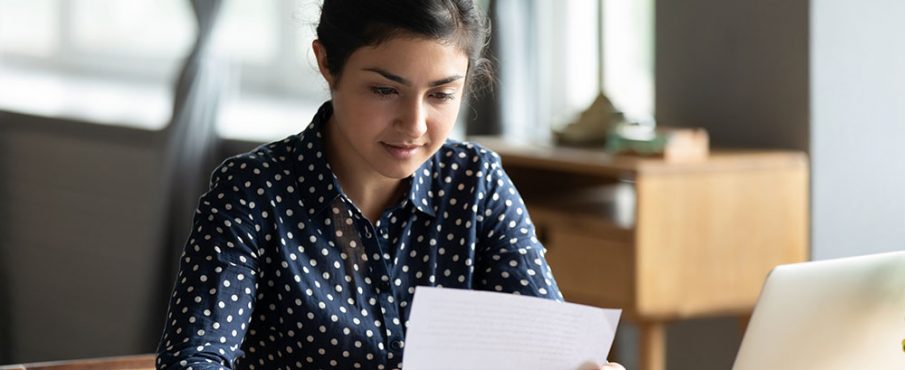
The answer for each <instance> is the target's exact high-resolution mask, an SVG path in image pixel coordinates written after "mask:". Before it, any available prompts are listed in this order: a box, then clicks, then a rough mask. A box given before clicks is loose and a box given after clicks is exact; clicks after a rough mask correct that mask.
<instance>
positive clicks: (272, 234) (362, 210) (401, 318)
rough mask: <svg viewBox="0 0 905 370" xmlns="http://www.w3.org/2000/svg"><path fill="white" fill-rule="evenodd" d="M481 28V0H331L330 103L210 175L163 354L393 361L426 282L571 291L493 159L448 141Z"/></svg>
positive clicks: (180, 364) (207, 358) (262, 360)
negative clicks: (299, 128)
mask: <svg viewBox="0 0 905 370" xmlns="http://www.w3.org/2000/svg"><path fill="white" fill-rule="evenodd" d="M486 34H487V33H486V26H485V22H484V19H483V18H482V17H481V15H480V14H479V12H478V10H477V9H475V7H474V4H473V2H472V1H471V0H431V1H425V0H396V1H389V0H386V1H369V0H358V1H339V0H326V1H324V4H323V8H322V14H321V18H320V23H319V25H318V27H317V35H318V39H317V40H315V41H314V42H313V49H314V53H315V55H316V57H317V61H318V67H319V69H320V72H321V74H322V75H323V77H324V79H325V80H326V82H327V84H328V85H329V88H330V92H331V96H332V100H331V101H329V102H327V103H325V104H324V105H323V106H322V107H321V108H320V110H319V112H318V113H317V114H316V116H315V117H314V119H313V121H312V122H311V124H310V125H309V126H308V127H307V128H306V129H305V130H304V131H303V132H302V133H300V134H298V135H294V136H291V137H289V138H287V139H285V140H283V141H280V142H276V143H272V144H269V145H266V146H262V147H259V148H258V149H256V150H254V151H253V152H250V153H247V154H244V155H240V156H237V157H233V158H230V159H228V160H226V161H225V162H224V163H223V164H222V165H221V166H220V167H219V168H218V169H217V170H216V171H215V172H214V174H213V176H212V179H211V190H210V191H209V192H208V193H207V194H205V195H204V196H203V197H202V198H201V200H200V204H199V207H198V211H197V213H196V215H195V223H194V229H193V233H192V235H191V237H190V239H189V241H188V243H187V245H186V249H185V253H184V255H183V256H182V261H181V269H180V273H179V276H178V279H177V284H176V287H175V289H174V293H173V297H172V301H171V302H170V308H169V313H168V315H167V323H166V327H165V332H164V334H163V338H162V339H161V343H160V347H159V349H158V362H157V363H158V365H157V366H158V368H160V369H183V368H192V369H195V370H198V369H222V368H242V369H277V368H279V369H292V368H338V369H357V368H362V369H394V368H399V367H400V366H401V363H402V353H403V349H404V346H405V342H404V334H405V323H406V320H407V319H408V313H409V308H410V307H409V304H410V302H411V300H412V297H413V293H414V290H415V286H418V285H428V286H444V287H454V288H465V289H483V290H491V291H501V292H509V293H516V294H525V295H533V296H539V297H546V298H550V299H556V300H561V299H562V295H561V294H560V292H559V289H558V288H557V286H556V283H555V282H554V280H553V276H552V275H551V273H550V269H549V268H548V266H547V263H546V262H545V261H544V257H543V247H542V246H541V245H540V244H539V243H538V242H537V239H536V238H535V237H534V228H533V226H532V224H531V222H530V220H529V218H528V215H527V213H526V211H525V208H524V204H523V203H522V200H521V198H520V196H519V194H518V193H517V192H516V191H515V188H514V187H513V186H512V183H511V182H510V180H509V178H508V177H507V176H506V174H505V173H504V172H503V170H502V168H501V167H500V161H499V158H498V157H497V156H496V155H495V154H493V153H491V152H489V151H487V150H485V149H483V148H481V147H479V146H476V145H473V144H467V143H459V142H454V141H449V140H447V136H448V135H449V132H450V130H451V129H452V127H453V124H454V122H455V121H456V117H457V115H458V112H459V107H460V104H461V101H462V98H463V95H464V94H465V92H466V90H467V89H468V88H469V86H470V85H473V84H474V83H476V81H477V80H479V79H481V78H483V77H485V74H486V72H487V67H486V66H487V62H486V60H484V59H482V58H481V51H482V49H483V46H484V45H485V41H486Z"/></svg>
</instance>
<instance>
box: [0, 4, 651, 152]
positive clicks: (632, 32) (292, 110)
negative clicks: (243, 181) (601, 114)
mask: <svg viewBox="0 0 905 370" xmlns="http://www.w3.org/2000/svg"><path fill="white" fill-rule="evenodd" d="M486 2H487V1H486V0H478V3H479V5H481V6H486V5H487V4H486ZM495 3H496V6H497V14H498V15H499V17H500V19H499V22H497V23H496V24H494V27H495V28H496V30H497V31H498V33H499V38H500V39H501V40H500V41H501V42H500V45H501V54H500V58H501V60H500V61H499V67H500V68H501V73H500V77H501V78H502V79H503V81H502V82H501V84H500V85H499V89H498V90H497V91H498V92H499V94H500V96H498V97H499V99H500V100H501V101H502V103H503V105H504V111H505V112H506V114H504V120H505V122H504V126H506V130H505V132H506V133H507V134H510V135H514V136H526V137H528V138H537V137H541V138H544V137H545V136H546V135H548V134H549V132H550V128H551V127H557V126H558V125H564V124H566V123H568V122H569V121H571V120H572V119H574V117H575V116H577V115H578V114H579V113H580V112H581V111H582V110H584V109H585V108H586V107H587V106H588V105H589V104H590V103H591V102H592V101H593V100H594V98H595V96H596V95H597V93H598V92H599V91H600V90H601V86H603V89H604V90H605V91H606V92H607V94H608V95H609V96H610V98H611V100H612V101H613V102H614V103H615V104H616V106H617V108H620V109H622V110H624V112H625V113H626V116H627V118H629V119H631V120H634V121H642V122H646V121H652V117H653V57H652V55H653V32H652V31H653V26H652V25H653V0H632V1H625V0H569V1H562V2H558V1H546V0H496V1H495ZM222 12H223V13H222V14H221V19H220V24H219V28H218V30H217V31H218V32H217V34H216V35H215V38H214V45H215V49H216V50H217V51H218V52H220V53H222V54H224V55H227V56H229V57H230V58H231V61H232V62H233V63H234V64H235V65H236V66H238V67H240V68H237V69H236V70H237V71H239V76H238V78H237V79H238V80H237V81H235V82H238V84H234V86H233V89H232V90H231V94H230V95H231V97H232V98H228V99H227V100H226V102H225V105H226V106H224V110H225V111H224V114H222V121H221V122H220V126H219V127H220V129H221V132H222V133H223V134H224V135H225V136H228V137H236V138H241V137H244V138H251V139H256V140H267V139H274V138H278V137H279V136H281V135H282V134H283V133H291V132H293V131H298V130H300V129H301V128H302V127H303V126H304V125H305V123H306V122H307V121H308V120H309V119H310V117H311V115H312V114H313V113H314V110H315V109H316V108H317V106H318V105H319V103H320V102H321V101H323V100H325V99H327V98H328V91H327V87H326V86H325V83H324V82H323V81H322V79H321V78H320V76H319V75H318V72H317V68H316V62H315V60H314V56H313V53H312V52H311V50H310V41H311V40H312V39H313V38H314V25H315V24H316V23H317V17H318V15H319V12H320V0H266V1H260V0H225V1H224V8H223V9H222ZM193 17H194V16H193V14H192V11H191V9H190V4H189V1H188V0H128V1H123V0H0V63H2V64H6V65H16V66H24V67H27V68H30V69H39V70H46V71H52V72H54V73H69V74H72V75H75V76H78V77H79V78H81V79H84V78H98V79H111V80H116V81H128V83H130V84H132V85H137V84H141V83H145V84H150V85H154V86H156V88H158V89H159V90H163V91H167V90H168V89H165V88H167V87H169V86H171V84H172V80H173V79H174V78H175V74H176V72H177V71H178V68H179V67H180V63H181V61H182V59H183V58H184V57H185V55H186V54H187V52H188V51H189V48H190V47H191V44H192V42H193V38H194V27H195V25H194V19H193ZM0 66H2V65H0ZM161 87H163V89H161ZM161 100H166V99H165V98H161ZM167 113H168V112H167ZM462 116H468V115H467V114H466V113H465V111H463V114H462ZM255 117H266V119H256V118H255ZM271 126H272V127H271ZM460 128H461V125H460Z"/></svg>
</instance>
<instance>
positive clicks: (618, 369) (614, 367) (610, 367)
mask: <svg viewBox="0 0 905 370" xmlns="http://www.w3.org/2000/svg"><path fill="white" fill-rule="evenodd" d="M600 370H625V368H624V367H622V365H619V364H617V363H615V362H610V363H608V364H606V365H603V366H601V367H600Z"/></svg>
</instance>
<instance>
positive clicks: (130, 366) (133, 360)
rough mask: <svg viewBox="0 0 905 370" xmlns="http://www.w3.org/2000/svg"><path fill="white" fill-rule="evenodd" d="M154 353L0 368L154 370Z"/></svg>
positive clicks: (27, 369) (9, 369)
mask: <svg viewBox="0 0 905 370" xmlns="http://www.w3.org/2000/svg"><path fill="white" fill-rule="evenodd" d="M155 358H156V357H155V355H151V354H147V355H134V356H123V357H107V358H95V359H85V360H72V361H55V362H41V363H33V364H21V365H7V366H0V370H154V368H155V367H154V361H155Z"/></svg>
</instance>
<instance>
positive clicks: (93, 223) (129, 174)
mask: <svg viewBox="0 0 905 370" xmlns="http://www.w3.org/2000/svg"><path fill="white" fill-rule="evenodd" d="M154 137H155V135H154V134H153V132H150V131H143V130H134V129H127V128H122V127H113V126H100V125H97V124H88V123H82V122H72V121H65V120H55V119H47V118H37V117H29V116H24V115H16V114H8V113H3V112H0V179H2V181H0V220H2V222H0V224H2V225H3V226H2V229H0V257H2V259H0V270H2V271H4V274H3V275H4V276H3V277H4V278H5V279H4V280H3V281H0V283H2V284H3V286H0V290H4V292H0V293H2V298H3V299H4V302H3V303H2V305H3V306H4V307H5V310H6V311H7V312H4V314H5V315H6V316H7V317H4V319H6V320H4V326H5V327H4V328H0V329H4V330H5V333H4V334H3V336H0V339H3V340H4V343H3V344H2V346H3V347H5V348H6V351H7V354H6V355H7V357H8V358H4V361H6V362H26V361H38V360H41V361H44V360H55V359H68V358H79V357H92V356H107V355H121V354H129V353H139V352H148V351H150V350H152V349H153V347H149V334H148V332H149V330H152V329H149V328H150V327H158V328H162V324H163V316H162V314H160V313H158V312H156V310H157V309H158V307H159V305H158V304H157V302H156V301H158V300H159V298H156V297H155V296H154V294H152V292H155V290H154V289H156V288H157V285H158V282H159V281H160V279H161V275H160V270H161V269H160V264H161V262H162V261H161V257H160V256H161V253H160V246H159V234H160V230H161V227H160V226H161V224H160V223H161V222H162V221H163V219H162V217H160V215H161V211H162V209H163V208H162V204H161V203H160V202H159V201H157V199H158V198H159V196H158V189H159V188H160V186H159V184H158V183H157V181H158V180H157V177H158V176H157V175H158V168H159V167H158V158H159V152H158V151H157V150H156V149H155V145H154ZM152 317H153V319H152ZM149 320H151V321H154V324H153V325H152V324H150V323H149ZM156 330H159V329H156ZM158 333H159V331H158ZM6 341H9V342H6Z"/></svg>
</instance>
